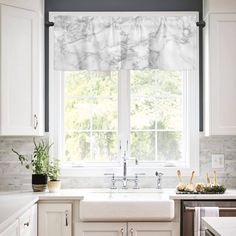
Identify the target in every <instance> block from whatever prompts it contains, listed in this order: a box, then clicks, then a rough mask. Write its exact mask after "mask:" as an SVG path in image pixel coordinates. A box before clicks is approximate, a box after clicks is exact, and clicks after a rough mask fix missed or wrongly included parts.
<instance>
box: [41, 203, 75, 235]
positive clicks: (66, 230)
mask: <svg viewBox="0 0 236 236" xmlns="http://www.w3.org/2000/svg"><path fill="white" fill-rule="evenodd" d="M71 220H72V209H71V204H65V203H63V204H39V221H38V222H39V228H38V229H39V230H38V232H39V234H38V235H39V236H52V235H57V236H71V235H72V222H71Z"/></svg>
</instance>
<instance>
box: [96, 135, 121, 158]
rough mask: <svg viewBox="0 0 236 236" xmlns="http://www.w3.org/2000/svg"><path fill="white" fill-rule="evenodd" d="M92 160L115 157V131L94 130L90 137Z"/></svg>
mask: <svg viewBox="0 0 236 236" xmlns="http://www.w3.org/2000/svg"><path fill="white" fill-rule="evenodd" d="M92 140H93V141H92V149H93V161H111V160H115V159H117V143H118V141H117V133H116V132H96V133H93V137H92Z"/></svg>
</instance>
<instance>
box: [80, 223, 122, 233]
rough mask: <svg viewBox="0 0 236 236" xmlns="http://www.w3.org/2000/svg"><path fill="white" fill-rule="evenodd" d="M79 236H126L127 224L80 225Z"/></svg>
mask: <svg viewBox="0 0 236 236" xmlns="http://www.w3.org/2000/svg"><path fill="white" fill-rule="evenodd" d="M78 228H79V229H78V232H79V236H126V235H127V223H80V224H79V226H78Z"/></svg>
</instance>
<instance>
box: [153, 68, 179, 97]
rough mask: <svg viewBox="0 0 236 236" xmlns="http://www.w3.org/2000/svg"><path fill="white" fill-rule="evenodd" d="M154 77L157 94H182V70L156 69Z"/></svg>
mask: <svg viewBox="0 0 236 236" xmlns="http://www.w3.org/2000/svg"><path fill="white" fill-rule="evenodd" d="M155 78H156V95H157V96H161V97H162V96H182V93H183V73H182V72H179V71H161V70H156V74H155Z"/></svg>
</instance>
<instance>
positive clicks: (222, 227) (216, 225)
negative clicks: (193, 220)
mask: <svg viewBox="0 0 236 236" xmlns="http://www.w3.org/2000/svg"><path fill="white" fill-rule="evenodd" d="M202 219H203V221H204V223H205V225H206V227H207V229H209V230H210V231H211V232H212V233H213V234H214V235H215V236H234V235H236V217H203V218H202Z"/></svg>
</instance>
